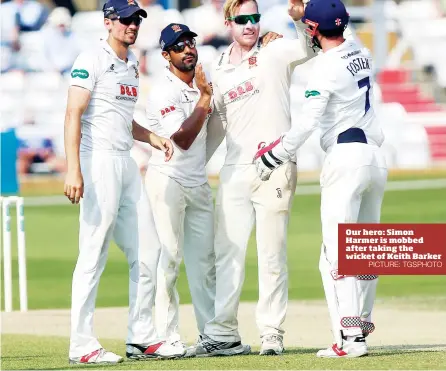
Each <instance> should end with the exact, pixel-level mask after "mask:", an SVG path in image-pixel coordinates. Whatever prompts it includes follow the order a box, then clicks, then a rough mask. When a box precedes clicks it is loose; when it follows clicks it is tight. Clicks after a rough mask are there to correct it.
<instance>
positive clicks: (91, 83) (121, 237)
mask: <svg viewBox="0 0 446 371" xmlns="http://www.w3.org/2000/svg"><path fill="white" fill-rule="evenodd" d="M103 10H104V25H105V27H106V29H107V30H108V32H109V37H108V39H107V40H104V41H102V42H101V45H100V46H99V47H97V48H96V49H95V50H92V51H86V52H82V53H81V54H80V55H79V56H78V58H77V59H76V61H75V62H74V65H73V67H72V70H71V80H70V88H69V92H68V104H67V110H66V118H65V152H66V158H67V165H68V170H67V176H66V181H65V186H64V193H65V195H66V196H67V197H68V198H69V200H70V201H71V202H72V203H73V204H77V203H79V202H80V217H79V223H80V228H79V256H78V260H77V263H76V268H75V270H74V273H73V281H72V295H71V334H70V335H71V336H70V349H69V362H70V363H75V364H78V363H80V364H91V363H93V364H103V363H112V364H113V363H119V362H122V361H123V358H122V357H121V356H119V355H117V354H115V353H113V352H110V351H107V350H105V349H104V348H103V347H102V345H101V344H100V342H99V341H98V339H97V338H96V336H95V335H94V333H93V313H94V309H95V302H96V296H97V291H98V286H99V281H100V277H101V275H102V272H103V270H104V268H105V265H106V260H107V254H108V247H109V244H110V241H111V240H112V239H114V240H115V242H116V244H117V245H118V247H119V248H120V249H121V250H122V251H123V252H124V254H125V255H126V258H127V261H128V264H129V315H128V335H127V340H126V343H127V357H129V358H132V359H147V358H175V357H180V356H182V355H184V353H185V352H184V351H179V350H178V349H177V348H175V347H173V346H171V345H170V344H167V343H165V342H162V341H159V339H158V337H157V333H156V331H155V328H154V325H153V321H152V306H153V302H154V298H155V284H156V268H157V263H158V259H159V253H160V244H159V239H158V235H157V233H156V229H155V223H154V220H153V215H152V211H151V208H150V203H149V200H148V198H147V195H146V193H145V190H144V186H143V182H142V179H141V176H140V173H139V169H138V167H137V165H136V163H135V161H134V160H133V159H132V158H131V157H130V149H131V148H132V146H133V143H134V140H138V141H142V142H146V143H149V144H150V145H152V146H153V147H154V148H156V149H159V150H160V151H161V152H162V153H163V156H164V159H165V160H166V161H169V160H170V159H171V156H172V153H173V147H172V144H171V142H170V140H169V139H165V138H161V137H159V136H158V135H156V134H154V133H152V132H151V131H149V130H147V129H145V128H143V127H141V126H140V125H138V124H137V123H136V122H135V121H134V120H133V114H134V108H135V104H136V101H137V99H138V95H139V72H138V61H137V59H136V57H135V55H134V54H133V53H132V52H131V51H130V50H129V46H130V45H132V44H134V43H135V41H136V38H137V36H138V30H139V25H140V23H141V20H142V18H141V17H145V16H146V12H145V11H144V10H142V9H141V8H140V7H139V6H138V4H137V3H136V1H134V0H111V1H109V2H107V3H106V4H105V6H104V9H103ZM111 325H113V324H111Z"/></svg>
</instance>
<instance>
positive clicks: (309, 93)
mask: <svg viewBox="0 0 446 371" xmlns="http://www.w3.org/2000/svg"><path fill="white" fill-rule="evenodd" d="M318 95H321V93H319V92H318V91H317V90H307V91H306V92H305V98H310V97H316V96H318Z"/></svg>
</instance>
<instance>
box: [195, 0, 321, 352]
mask: <svg viewBox="0 0 446 371" xmlns="http://www.w3.org/2000/svg"><path fill="white" fill-rule="evenodd" d="M303 9H304V5H303V3H302V1H300V0H290V1H289V12H288V13H289V15H290V16H291V18H292V19H293V21H294V22H295V25H296V30H297V32H298V35H299V38H298V39H295V40H294V39H293V40H290V39H288V40H287V39H284V38H281V39H278V40H276V41H274V42H272V43H270V44H268V46H266V47H265V48H260V47H259V42H258V41H259V32H260V19H261V15H260V14H259V13H258V6H257V2H256V1H254V0H228V1H226V4H225V6H224V14H225V22H226V25H227V27H228V29H229V31H230V33H231V35H232V38H233V40H234V42H233V43H232V44H231V45H230V46H229V48H228V49H227V50H226V51H225V52H223V53H222V54H221V56H220V57H219V58H218V59H217V60H216V62H215V64H214V66H213V69H212V74H211V77H212V84H213V87H214V101H215V108H216V111H217V113H218V114H219V115H220V116H221V121H222V122H223V123H224V124H223V126H220V127H217V126H215V127H210V128H209V132H208V143H207V151H208V154H207V158H208V159H209V158H210V157H211V155H212V154H213V153H214V151H215V149H216V148H217V147H218V146H219V145H220V143H221V141H222V139H223V137H224V136H225V137H226V148H227V154H226V159H225V163H224V166H223V168H222V169H221V171H220V187H219V190H218V194H217V200H216V211H215V213H216V215H215V218H216V223H215V234H216V235H215V243H214V248H215V254H216V302H215V317H214V318H213V319H212V320H211V321H209V322H208V323H207V324H206V327H205V334H206V335H207V337H206V339H205V341H203V342H202V348H203V349H205V350H207V351H208V353H211V352H212V349H213V348H218V347H223V346H225V344H228V343H229V344H230V343H239V342H240V341H241V339H240V335H239V332H238V325H237V310H238V306H239V301H240V294H241V291H242V285H243V281H244V276H245V256H246V248H247V244H248V239H249V236H250V234H251V231H252V229H253V225H254V223H255V224H256V241H257V252H258V269H259V301H258V306H257V312H256V319H257V325H258V328H259V331H260V336H261V341H262V345H261V350H260V354H261V355H269V354H281V353H282V352H283V349H284V348H283V334H284V330H283V327H282V326H283V322H284V320H285V315H286V311H287V301H288V273H287V251H286V241H287V225H288V218H289V211H290V207H291V202H292V199H293V196H294V192H295V187H296V180H297V174H296V173H297V170H296V164H295V162H289V163H288V164H287V165H286V166H284V167H283V168H281V169H280V171H278V172H277V173H276V174H274V178H273V179H272V180H271V182H268V183H262V182H260V181H259V179H258V177H257V174H256V169H255V166H254V165H253V164H252V156H253V153H255V152H256V151H257V148H258V146H259V145H261V142H267V143H269V142H270V141H272V140H274V139H275V138H277V137H278V136H279V135H280V134H281V133H283V132H284V131H287V130H289V128H290V127H291V113H290V92H289V89H290V84H291V74H292V73H293V70H294V68H295V67H296V66H297V65H298V64H301V63H304V62H306V61H307V60H309V59H310V58H313V57H314V56H316V53H315V52H314V51H313V49H312V48H310V47H308V46H307V44H306V42H305V37H304V35H303V29H304V27H303V25H302V23H301V22H298V21H300V18H301V17H302V16H303ZM197 352H198V351H197Z"/></svg>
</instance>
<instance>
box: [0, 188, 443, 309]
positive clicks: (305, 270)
mask: <svg viewBox="0 0 446 371" xmlns="http://www.w3.org/2000/svg"><path fill="white" fill-rule="evenodd" d="M445 200H446V190H445V189H436V190H411V191H388V192H387V193H386V195H385V198H384V205H383V210H382V222H383V223H387V222H398V223H401V222H405V223H445V222H446V207H445ZM319 202H320V197H319V196H318V195H305V196H296V197H295V199H294V204H293V209H292V216H291V221H290V226H289V249H288V256H289V272H290V287H289V297H290V299H307V300H308V299H323V291H322V286H321V281H320V276H319V271H318V259H319V251H320V250H319V249H320V241H321V236H320V219H319ZM25 215H26V239H27V268H28V298H29V308H30V309H43V308H69V306H70V289H71V275H72V272H73V269H74V265H75V262H76V257H77V249H78V246H77V239H78V236H77V234H78V206H72V205H61V206H44V207H27V208H25ZM14 222H15V219H13V228H14V226H15V223H14ZM15 236H16V235H15V230H14V229H13V243H14V241H15ZM62 241H66V242H62ZM13 246H14V258H16V254H17V251H16V249H15V244H13ZM256 259H257V255H256V249H255V242H254V239H253V238H251V240H250V243H249V249H248V253H247V262H246V279H245V283H244V288H243V293H242V300H243V301H255V300H257V297H258V289H257V264H256ZM127 270H128V268H127V263H126V260H125V258H124V255H123V254H122V253H121V252H120V251H119V250H118V248H117V247H116V246H115V245H112V246H111V249H110V253H109V259H108V263H107V266H106V269H105V272H104V274H103V276H102V279H101V283H100V287H99V294H98V301H97V305H98V307H109V306H126V305H127V302H128V296H127V293H128V271H127ZM13 275H14V282H13V283H14V294H13V300H14V307H15V308H18V305H19V301H18V279H17V278H18V277H17V260H14V261H13ZM445 287H446V276H382V277H381V278H380V283H379V285H378V299H379V298H382V297H407V296H415V297H423V296H426V297H427V296H429V297H435V296H444V293H445V291H444V290H445ZM178 289H179V292H180V299H181V303H190V295H189V292H188V287H187V280H186V276H185V272H184V267H182V270H181V274H180V278H179V281H178ZM2 290H3V285H2ZM2 307H3V303H2Z"/></svg>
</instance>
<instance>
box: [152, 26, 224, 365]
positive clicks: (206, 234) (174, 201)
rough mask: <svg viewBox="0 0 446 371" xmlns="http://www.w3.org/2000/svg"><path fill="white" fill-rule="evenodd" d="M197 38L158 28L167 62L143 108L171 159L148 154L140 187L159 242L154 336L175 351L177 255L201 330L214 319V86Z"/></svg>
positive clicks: (182, 29)
mask: <svg viewBox="0 0 446 371" xmlns="http://www.w3.org/2000/svg"><path fill="white" fill-rule="evenodd" d="M196 36H197V34H196V33H194V32H192V31H191V30H190V29H189V28H188V27H187V26H186V25H183V24H174V23H172V24H169V25H167V26H166V27H165V28H164V29H163V30H162V32H161V36H160V46H161V50H162V55H163V57H164V58H165V59H166V60H167V61H168V62H169V67H166V69H165V71H164V74H162V75H161V76H160V77H159V78H158V79H156V81H155V82H154V83H153V84H152V86H151V91H150V93H149V99H148V101H147V105H146V114H147V123H148V128H149V129H150V130H151V131H153V132H154V133H157V134H159V135H161V136H164V137H167V138H171V140H172V142H173V146H174V149H175V156H174V157H173V158H172V160H171V161H169V162H165V161H164V154H163V152H162V151H153V154H152V156H151V158H150V160H149V163H148V166H147V173H146V177H145V184H146V190H147V194H148V196H149V199H150V202H151V205H152V209H153V213H154V217H155V224H156V228H157V232H158V236H159V238H160V242H161V257H160V262H159V265H158V279H157V291H156V299H155V321H156V328H157V331H158V335H159V336H161V337H163V338H165V339H167V341H168V342H169V343H171V344H173V345H174V346H177V347H180V348H185V345H184V343H183V342H182V341H181V339H180V333H179V328H178V324H179V296H178V291H177V288H176V283H177V279H178V275H179V269H180V264H181V261H182V259H183V253H184V262H185V267H186V274H187V278H188V282H189V288H190V292H191V296H192V303H193V305H194V310H195V316H196V320H197V327H198V331H199V333H200V334H203V330H204V325H205V323H206V322H207V321H209V320H210V319H211V318H213V317H214V300H215V256H214V247H213V243H214V211H213V210H214V203H213V198H212V192H211V188H210V186H209V183H208V178H207V173H206V134H207V125H209V124H210V123H208V122H209V118H210V117H211V114H212V110H213V109H212V105H213V103H212V88H211V86H210V85H209V83H208V82H207V81H206V77H205V74H204V72H203V70H202V66H201V65H198V66H197V60H198V53H197V49H196V41H195V37H196ZM213 117H214V118H216V119H218V116H216V115H213ZM190 349H191V350H193V348H190ZM189 355H193V353H191V354H189V353H187V356H189Z"/></svg>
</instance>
